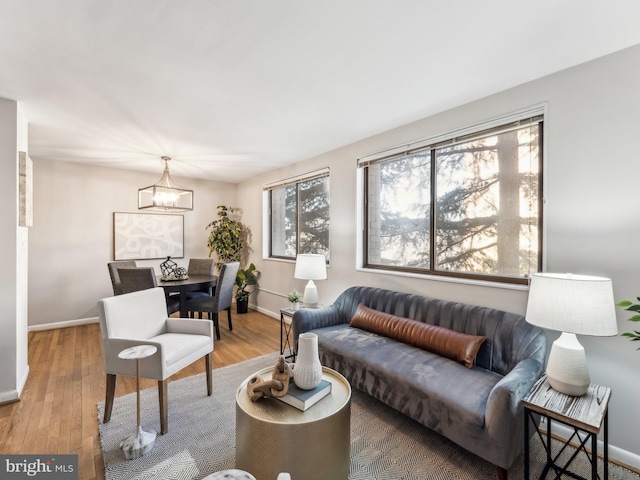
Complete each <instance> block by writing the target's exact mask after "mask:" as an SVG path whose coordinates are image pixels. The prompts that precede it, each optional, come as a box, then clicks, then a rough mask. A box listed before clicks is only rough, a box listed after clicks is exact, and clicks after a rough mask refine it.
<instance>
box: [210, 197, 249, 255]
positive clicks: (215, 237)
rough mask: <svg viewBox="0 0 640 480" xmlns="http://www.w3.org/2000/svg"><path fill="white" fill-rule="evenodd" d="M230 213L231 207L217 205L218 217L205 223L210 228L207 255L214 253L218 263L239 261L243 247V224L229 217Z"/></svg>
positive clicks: (231, 211)
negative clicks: (207, 223)
mask: <svg viewBox="0 0 640 480" xmlns="http://www.w3.org/2000/svg"><path fill="white" fill-rule="evenodd" d="M230 213H233V209H232V208H229V207H226V206H224V205H218V219H217V220H214V221H213V222H211V223H210V224H209V225H207V229H209V228H210V229H211V233H210V234H209V239H208V241H207V247H209V256H211V254H213V253H215V254H216V256H217V260H218V262H219V263H228V262H239V261H240V260H241V257H242V249H243V248H244V247H245V240H244V235H243V230H244V225H243V224H242V223H240V222H239V221H238V220H233V219H232V218H230V217H229V214H230Z"/></svg>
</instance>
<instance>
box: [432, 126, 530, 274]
mask: <svg viewBox="0 0 640 480" xmlns="http://www.w3.org/2000/svg"><path fill="white" fill-rule="evenodd" d="M538 135H539V127H538V125H533V126H531V127H525V128H521V129H519V130H512V131H508V132H504V133H500V134H494V135H491V136H488V137H485V138H482V139H480V140H474V141H471V142H468V143H463V144H459V145H455V146H451V147H446V148H441V149H438V150H436V172H437V175H436V177H437V178H436V192H437V197H436V231H435V234H436V261H435V263H436V265H435V268H436V269H437V270H447V271H453V272H464V273H478V274H487V275H498V276H501V275H504V276H511V277H524V276H527V275H529V274H530V273H531V272H533V271H536V270H537V265H538V240H537V239H538V165H539V158H538V155H539V151H538Z"/></svg>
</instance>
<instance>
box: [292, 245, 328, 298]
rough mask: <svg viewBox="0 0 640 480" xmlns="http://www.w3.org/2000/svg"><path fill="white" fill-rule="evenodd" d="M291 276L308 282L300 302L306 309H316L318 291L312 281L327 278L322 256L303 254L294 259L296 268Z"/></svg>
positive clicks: (324, 259)
mask: <svg viewBox="0 0 640 480" xmlns="http://www.w3.org/2000/svg"><path fill="white" fill-rule="evenodd" d="M293 276H294V277H295V278H300V279H302V280H309V281H308V282H307V285H306V286H305V287H304V297H303V298H302V302H303V303H304V306H305V307H307V308H318V289H317V288H316V284H315V283H313V281H314V280H324V279H326V278H327V261H326V258H325V256H324V255H323V254H320V253H304V254H302V253H301V254H299V255H298V256H297V257H296V268H295V270H294V273H293Z"/></svg>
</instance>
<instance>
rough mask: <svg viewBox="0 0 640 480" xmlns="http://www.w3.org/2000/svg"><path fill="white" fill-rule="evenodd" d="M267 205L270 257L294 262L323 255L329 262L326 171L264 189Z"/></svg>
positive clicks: (327, 172) (327, 184) (327, 181)
mask: <svg viewBox="0 0 640 480" xmlns="http://www.w3.org/2000/svg"><path fill="white" fill-rule="evenodd" d="M265 189H266V190H267V192H268V202H269V228H270V242H269V257H273V258H287V259H295V258H296V255H297V254H298V253H324V254H325V255H326V257H327V260H328V259H329V171H328V170H321V171H318V172H314V173H311V174H308V175H304V176H301V177H298V178H296V179H290V180H288V181H284V182H282V183H280V184H275V185H270V186H267V187H265Z"/></svg>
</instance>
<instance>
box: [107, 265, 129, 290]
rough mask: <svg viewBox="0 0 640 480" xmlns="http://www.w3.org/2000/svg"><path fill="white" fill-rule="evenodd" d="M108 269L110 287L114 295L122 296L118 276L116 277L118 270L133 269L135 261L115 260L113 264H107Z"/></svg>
mask: <svg viewBox="0 0 640 480" xmlns="http://www.w3.org/2000/svg"><path fill="white" fill-rule="evenodd" d="M107 267H108V268H109V276H110V277H111V286H112V287H113V294H114V295H122V285H121V284H120V275H118V268H135V267H136V261H135V260H117V261H115V262H109V263H107Z"/></svg>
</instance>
